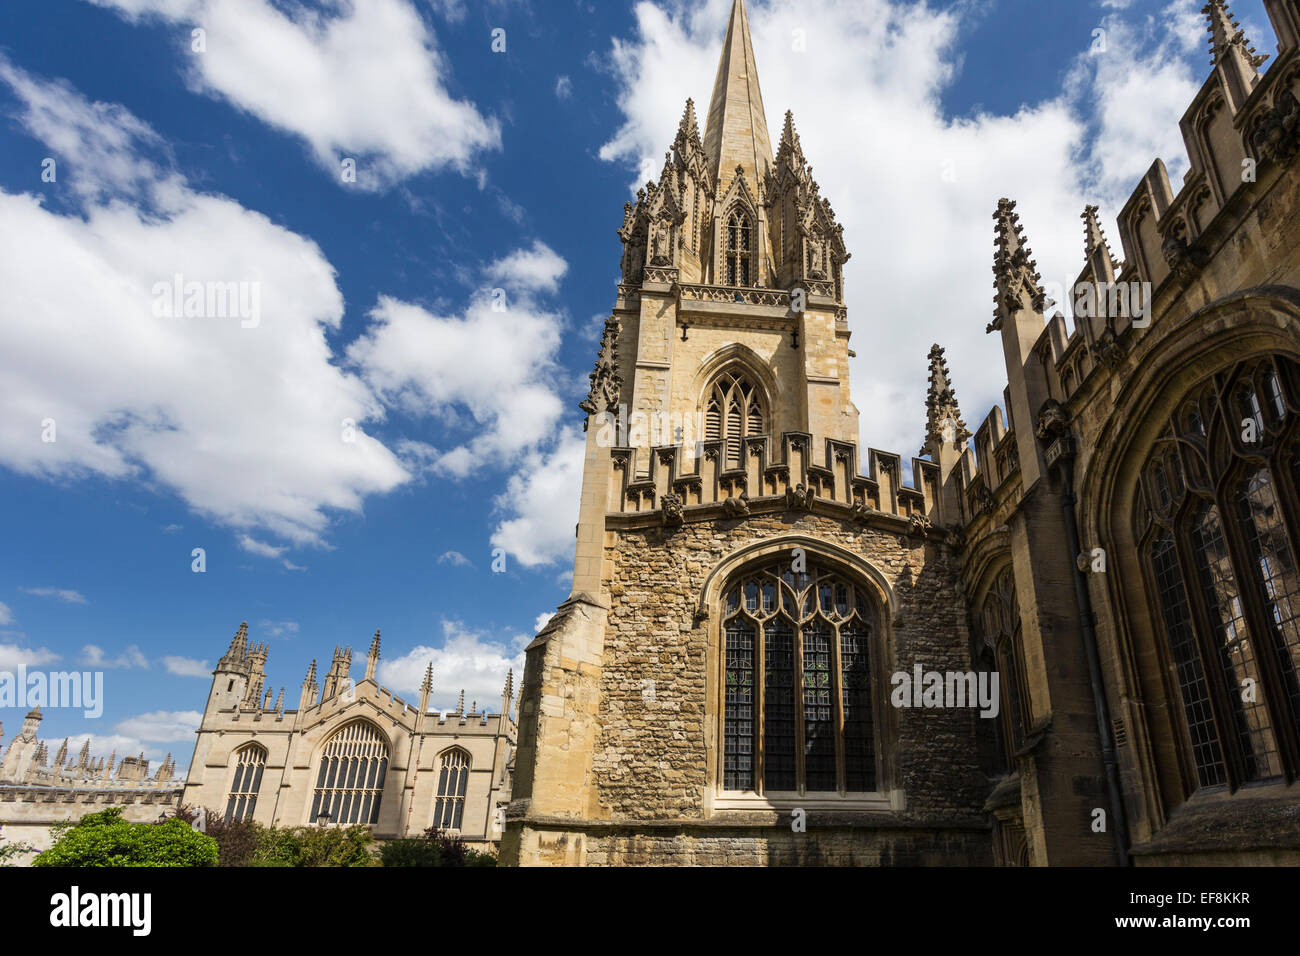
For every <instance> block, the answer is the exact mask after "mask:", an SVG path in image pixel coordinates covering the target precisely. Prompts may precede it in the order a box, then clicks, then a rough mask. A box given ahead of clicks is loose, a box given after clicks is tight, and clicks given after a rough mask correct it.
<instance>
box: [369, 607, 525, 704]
mask: <svg viewBox="0 0 1300 956" xmlns="http://www.w3.org/2000/svg"><path fill="white" fill-rule="evenodd" d="M528 640H529V638H527V637H524V636H522V635H517V636H512V637H509V638H504V639H502V638H493V637H492V636H491V635H489V634H486V633H485V632H482V631H474V630H471V629H469V628H466V627H465V625H464V624H463V623H462V622H460V621H449V620H445V619H444V620H443V622H442V646H441V647H431V646H427V645H420V646H418V647H415V648H413V649H412V650H411V651H410V652H408V653H407V654H404V655H403V656H401V657H398V658H395V659H393V660H389V661H381V662H380V664H379V681H380V683H381V684H383V685H384V686H385V687H390V688H392V689H393V690H394V691H397V692H398V693H400V694H403V695H405V696H406V697H407V698H408V699H409V700H413V701H414V702H418V700H419V693H420V684H421V683H422V682H423V681H424V671H425V668H426V667H427V666H428V664H429V662H430V661H432V662H433V694H432V696H431V697H430V698H429V700H430V705H431V706H432V707H433V708H435V709H439V710H441V709H442V708H445V707H454V706H456V698H457V697H458V696H459V694H460V691H461V689H462V688H463V689H464V691H465V707H466V709H468V708H469V706H470V705H471V704H472V703H473V702H474V701H478V704H479V709H480V710H481V709H484V708H486V709H488V710H491V711H494V712H495V711H497V710H499V709H500V707H501V691H502V689H503V688H504V687H505V683H506V672H507V671H508V670H510V669H511V668H513V669H514V672H515V678H516V686H517V681H518V678H519V676H520V675H521V674H523V668H524V655H523V650H522V648H523V645H524V644H526V643H527V642H528Z"/></svg>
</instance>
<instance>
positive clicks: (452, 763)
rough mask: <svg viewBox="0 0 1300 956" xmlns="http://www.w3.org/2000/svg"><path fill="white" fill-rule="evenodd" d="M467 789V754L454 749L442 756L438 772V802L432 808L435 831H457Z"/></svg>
mask: <svg viewBox="0 0 1300 956" xmlns="http://www.w3.org/2000/svg"><path fill="white" fill-rule="evenodd" d="M468 789H469V754H467V753H465V751H463V750H461V749H459V748H454V749H452V750H448V751H447V752H446V753H445V754H443V755H442V769H441V770H440V771H439V772H438V802H437V803H435V804H434V807H433V826H434V829H436V830H459V829H460V821H461V817H463V816H464V814H465V792H466V790H468Z"/></svg>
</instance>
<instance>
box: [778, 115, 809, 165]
mask: <svg viewBox="0 0 1300 956" xmlns="http://www.w3.org/2000/svg"><path fill="white" fill-rule="evenodd" d="M786 162H789V163H790V165H791V166H792V167H793V168H795V169H796V170H800V171H802V168H803V144H802V143H800V142H799V134H798V132H796V131H795V128H794V112H793V111H791V110H786V111H785V125H784V126H783V127H782V128H781V142H780V144H779V145H778V146H777V148H776V164H777V165H778V166H780V165H782V164H784V163H786Z"/></svg>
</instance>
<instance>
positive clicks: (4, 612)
mask: <svg viewBox="0 0 1300 956" xmlns="http://www.w3.org/2000/svg"><path fill="white" fill-rule="evenodd" d="M13 622H14V612H13V611H11V610H10V609H9V605H8V604H5V603H4V602H3V601H0V627H3V626H4V625H6V624H12V623H13Z"/></svg>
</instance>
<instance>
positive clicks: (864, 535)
mask: <svg viewBox="0 0 1300 956" xmlns="http://www.w3.org/2000/svg"><path fill="white" fill-rule="evenodd" d="M618 234H619V238H620V239H621V240H622V245H623V255H622V262H621V273H622V274H621V281H620V283H619V285H618V289H617V295H616V300H615V305H614V308H613V310H612V313H611V315H610V317H609V319H608V320H607V321H606V323H605V328H604V333H603V335H602V338H601V342H600V348H599V353H598V356H597V361H596V366H595V369H594V371H593V372H592V373H591V376H590V379H591V385H590V390H589V393H588V396H587V398H586V400H585V401H584V402H583V403H582V410H583V411H584V412H585V413H586V421H585V423H584V427H585V429H586V443H587V444H586V458H585V466H584V469H585V470H584V475H583V482H582V491H581V496H582V497H581V509H580V518H579V524H578V529H577V547H576V556H575V564H574V579H573V590H572V593H571V595H570V597H569V598H568V600H567V601H566V602H565V603H564V604H563V605H561V607H560V609H559V612H558V613H557V614H556V615H555V616H553V617H552V618H551V620H550V621H549V622H548V624H547V625H546V626H545V628H543V630H542V632H541V633H540V634H538V635H537V637H536V639H535V640H534V641H533V642H532V643H531V644H530V645H529V648H528V650H527V656H526V665H525V672H524V677H523V682H522V685H521V688H520V699H519V727H520V737H519V751H518V756H517V759H516V776H515V786H514V791H513V801H512V803H511V805H510V808H509V811H508V813H507V826H506V833H505V835H504V837H503V841H502V859H503V861H505V862H515V863H523V864H546V863H569V864H581V863H588V864H599V863H609V864H616V863H629V862H652V863H653V862H660V863H668V862H695V863H717V862H723V861H724V860H726V861H734V862H745V861H750V862H771V863H777V862H782V861H788V862H797V861H808V862H812V861H817V860H828V859H831V858H832V857H834V858H835V859H838V860H840V861H843V862H853V861H856V862H863V863H871V862H880V861H884V860H893V861H898V862H909V861H910V862H938V861H940V858H941V857H942V861H944V862H961V861H966V862H982V861H985V860H986V859H987V857H988V842H989V841H988V834H987V825H986V824H984V823H983V822H979V818H978V816H977V815H978V813H979V811H980V809H981V805H982V795H983V793H986V792H987V788H984V789H983V790H981V789H980V787H979V785H978V784H974V783H972V781H974V780H975V778H976V777H977V776H978V773H979V768H978V766H977V750H978V748H977V744H976V725H977V724H978V723H979V719H978V717H977V716H975V712H974V711H973V710H971V709H970V708H954V709H947V710H943V709H935V710H923V709H920V708H918V709H915V710H909V709H898V708H895V707H891V706H890V704H889V688H890V684H891V676H892V675H893V674H895V673H896V672H903V671H906V672H907V674H908V675H911V674H912V673H913V668H914V666H915V667H917V668H922V669H923V670H925V671H931V670H937V671H940V672H942V671H950V670H951V671H967V670H969V669H970V649H969V646H968V645H969V640H968V635H967V624H966V620H965V613H964V609H963V606H962V604H961V601H960V597H959V591H960V586H959V582H958V562H957V559H956V557H955V555H956V550H955V549H956V548H957V547H959V545H960V540H959V533H956V532H954V531H953V530H952V529H953V528H955V526H957V525H958V524H959V523H960V515H959V514H958V513H957V512H956V510H955V509H956V507H957V504H956V503H957V501H958V496H957V495H956V494H955V493H954V492H953V491H952V490H951V488H948V490H947V491H945V488H946V487H947V486H949V484H950V483H951V482H952V481H954V480H956V479H957V477H958V474H957V473H958V471H959V468H958V465H959V463H960V461H961V458H962V454H961V453H962V451H963V450H964V447H965V440H966V438H967V437H968V435H969V433H968V432H967V431H966V429H965V426H964V424H961V421H960V412H959V411H958V410H957V409H956V401H955V398H954V397H953V394H954V393H953V389H952V387H951V384H950V383H949V380H948V373H947V368H946V366H943V367H942V368H941V369H940V370H939V371H938V373H937V374H938V378H937V379H936V378H935V377H934V376H935V372H934V370H933V369H932V381H931V392H932V395H931V402H930V405H931V407H930V409H929V416H928V417H929V420H928V421H925V422H923V421H921V420H919V418H920V416H919V415H918V426H920V425H924V426H925V427H926V429H927V431H928V436H927V447H926V448H924V449H922V451H923V453H925V454H928V455H930V458H929V459H927V460H922V459H912V461H911V483H910V484H909V483H907V482H905V477H906V476H905V469H904V467H903V461H902V459H901V458H900V456H898V455H896V454H891V453H888V452H882V451H877V450H874V449H870V450H864V449H861V448H860V446H859V437H858V411H857V409H856V408H855V407H854V405H853V402H852V400H851V399H850V394H849V359H850V357H851V356H852V355H853V353H852V351H851V350H850V348H849V336H850V331H849V320H848V311H847V308H846V306H845V290H844V278H843V266H844V263H845V262H846V261H847V260H848V258H849V254H848V252H847V250H846V248H845V243H844V237H843V232H842V229H841V227H840V225H839V224H838V223H837V222H836V219H835V214H834V211H833V210H832V208H831V204H830V202H829V200H828V199H827V198H825V197H823V196H822V195H821V192H820V188H819V187H818V184H817V182H816V180H814V179H813V177H812V167H811V166H810V165H809V163H808V161H807V160H806V159H805V157H804V152H803V147H802V144H801V143H800V140H799V134H798V133H797V131H796V128H795V121H794V117H793V116H792V115H791V114H790V113H788V112H787V113H786V114H785V118H784V122H783V124H782V130H781V136H780V140H779V142H778V144H777V147H776V152H775V155H774V154H773V151H772V143H771V137H770V135H769V132H768V125H767V118H766V115H765V111H764V106H763V98H762V93H761V91H760V85H759V76H758V69H757V65H756V60H755V56H754V48H753V43H752V40H751V37H750V29H749V20H748V16H747V13H746V10H745V5H744V3H743V0H735V3H734V4H733V6H732V9H731V14H730V18H729V21H728V24H727V30H726V36H725V38H724V40H723V46H722V52H721V56H720V58H719V62H718V70H717V74H716V78H715V80H714V85H713V92H712V96H711V99H710V102H709V107H708V111H707V113H706V114H705V127H704V131H703V135H701V131H700V128H699V121H698V118H697V114H696V110H695V105H694V103H693V102H692V101H690V100H688V101H687V102H686V106H685V110H684V111H683V114H682V117H681V121H680V124H679V126H678V130H677V134H676V137H675V138H674V140H673V143H672V146H671V149H670V150H669V151H668V153H667V154H666V155H665V158H664V165H663V170H662V172H661V174H660V176H659V179H658V181H657V182H648V183H646V184H645V186H644V187H643V188H641V189H640V190H639V191H638V192H637V195H636V201H635V202H629V203H627V204H626V205H625V206H624V210H623V222H622V226H621V228H620V229H619V230H618ZM936 348H937V347H936ZM941 355H942V353H941V351H940V352H939V353H938V359H936V361H940V360H941ZM932 358H933V356H932ZM919 404H920V403H919V401H918V405H919ZM945 502H949V504H947V505H946V504H945ZM918 700H919V692H918ZM803 814H807V815H808V819H807V828H806V830H799V831H797V832H796V830H793V829H792V827H791V819H792V817H793V815H803ZM846 814H847V816H845V815H846ZM922 821H925V822H924V824H922ZM940 847H942V853H941V852H940V849H939V848H940Z"/></svg>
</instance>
